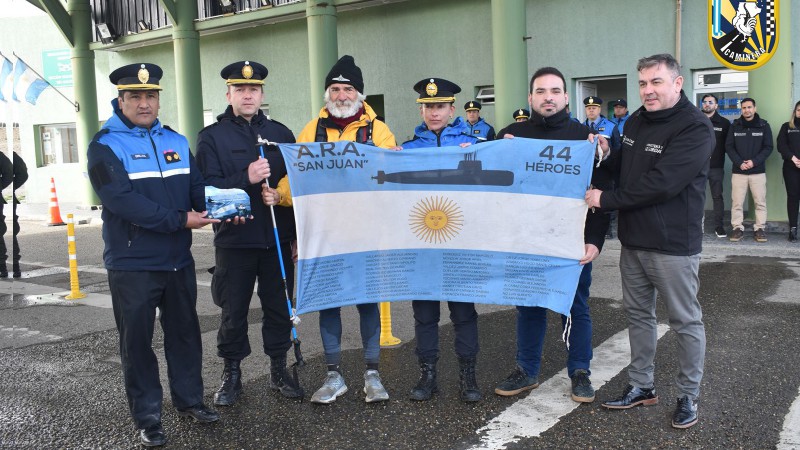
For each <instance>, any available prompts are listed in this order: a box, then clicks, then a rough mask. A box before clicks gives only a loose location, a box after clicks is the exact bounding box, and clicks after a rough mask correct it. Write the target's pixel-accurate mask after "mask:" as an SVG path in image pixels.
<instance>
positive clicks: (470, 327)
mask: <svg viewBox="0 0 800 450" xmlns="http://www.w3.org/2000/svg"><path fill="white" fill-rule="evenodd" d="M411 306H412V307H413V308H414V336H415V337H416V339H417V349H416V353H417V358H419V360H420V361H431V360H435V359H436V358H438V357H439V314H440V310H439V302H437V301H427V300H414V301H413V302H411ZM447 306H448V308H450V320H451V321H452V322H453V328H454V329H455V334H456V338H455V342H454V344H455V350H456V355H458V357H459V358H474V357H475V356H476V355H477V354H478V313H477V312H475V304H474V303H463V302H447Z"/></svg>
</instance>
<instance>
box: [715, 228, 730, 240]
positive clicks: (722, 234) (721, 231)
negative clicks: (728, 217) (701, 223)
mask: <svg viewBox="0 0 800 450" xmlns="http://www.w3.org/2000/svg"><path fill="white" fill-rule="evenodd" d="M714 233H716V234H717V237H718V238H724V237H728V233H726V232H725V228H722V227H717V228H714Z"/></svg>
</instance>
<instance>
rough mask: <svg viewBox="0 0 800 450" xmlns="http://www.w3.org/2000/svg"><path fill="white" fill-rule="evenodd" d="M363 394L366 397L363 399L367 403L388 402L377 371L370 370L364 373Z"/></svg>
mask: <svg viewBox="0 0 800 450" xmlns="http://www.w3.org/2000/svg"><path fill="white" fill-rule="evenodd" d="M364 394H366V395H367V396H366V398H365V399H364V401H366V402H367V403H372V402H385V401H386V400H389V393H388V392H386V389H385V388H384V387H383V383H381V376H380V375H379V374H378V371H377V370H372V369H371V370H368V371H366V372H364Z"/></svg>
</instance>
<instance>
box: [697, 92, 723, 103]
mask: <svg viewBox="0 0 800 450" xmlns="http://www.w3.org/2000/svg"><path fill="white" fill-rule="evenodd" d="M708 97H711V98H713V99H714V103H719V99H718V98H717V96H716V95H714V94H706V95H704V96H703V98H701V99H700V101H701V102H703V101H705V99H707V98H708Z"/></svg>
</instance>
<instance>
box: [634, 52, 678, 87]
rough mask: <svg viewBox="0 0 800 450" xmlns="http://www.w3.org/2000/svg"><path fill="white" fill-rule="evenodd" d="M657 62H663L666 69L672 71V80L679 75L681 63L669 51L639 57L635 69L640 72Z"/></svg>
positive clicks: (655, 64)
mask: <svg viewBox="0 0 800 450" xmlns="http://www.w3.org/2000/svg"><path fill="white" fill-rule="evenodd" d="M659 64H664V65H665V66H666V67H667V69H668V70H669V71H670V72H672V79H673V80H674V79H675V78H678V77H679V76H681V65H680V64H679V63H678V60H677V59H675V57H674V56H672V55H670V54H669V53H659V54H657V55H652V56H646V57H644V58H642V59H640V60H639V62H638V63H637V64H636V71H637V72H641V71H642V70H644V69H648V68H650V67H653V66H657V65H659Z"/></svg>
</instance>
